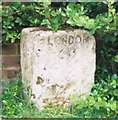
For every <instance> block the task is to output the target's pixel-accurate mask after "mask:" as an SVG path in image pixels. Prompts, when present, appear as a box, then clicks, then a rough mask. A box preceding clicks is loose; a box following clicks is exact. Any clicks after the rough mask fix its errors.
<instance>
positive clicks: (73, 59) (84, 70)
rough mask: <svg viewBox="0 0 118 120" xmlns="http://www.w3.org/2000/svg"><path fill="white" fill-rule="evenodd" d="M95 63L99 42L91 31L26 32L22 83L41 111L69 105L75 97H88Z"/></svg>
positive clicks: (37, 29)
mask: <svg viewBox="0 0 118 120" xmlns="http://www.w3.org/2000/svg"><path fill="white" fill-rule="evenodd" d="M95 61H96V54H95V39H94V37H93V36H92V35H90V33H89V32H88V31H85V30H80V29H79V30H77V29H76V30H68V31H64V30H59V31H58V32H52V31H43V30H40V29H39V28H25V29H23V30H22V35H21V66H22V77H23V78H22V81H23V85H24V88H25V92H26V93H27V94H28V95H29V97H30V99H31V101H33V102H35V103H36V105H37V106H38V107H39V108H42V107H43V106H45V105H47V104H48V103H50V102H52V103H53V105H56V104H60V105H61V104H68V102H70V101H69V95H72V94H77V96H79V95H83V94H88V93H89V92H90V90H91V88H92V86H93V83H94V73H95V66H96V65H95Z"/></svg>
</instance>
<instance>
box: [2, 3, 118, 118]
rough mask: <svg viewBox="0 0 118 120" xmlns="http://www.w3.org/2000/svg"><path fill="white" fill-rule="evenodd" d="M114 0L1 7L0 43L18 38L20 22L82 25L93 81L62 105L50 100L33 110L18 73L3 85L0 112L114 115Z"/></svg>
mask: <svg viewBox="0 0 118 120" xmlns="http://www.w3.org/2000/svg"><path fill="white" fill-rule="evenodd" d="M117 10H118V2H108V3H107V2H97V3H96V2H76V3H74V2H71V3H51V2H45V3H41V2H40V3H38V2H33V3H20V2H19V3H18V2H13V3H10V7H3V10H2V27H3V32H2V34H3V40H2V41H1V42H2V43H3V44H5V43H7V42H15V41H17V40H20V33H21V30H22V29H23V28H26V27H33V26H39V27H40V26H45V27H46V29H47V28H48V29H51V30H53V31H57V30H59V29H63V28H70V29H71V28H76V29H78V28H81V29H87V30H89V31H90V32H91V34H93V35H94V36H95V38H96V43H97V48H96V53H97V68H96V74H95V85H94V87H93V89H92V92H91V95H90V96H88V97H87V98H80V99H79V100H78V99H77V98H76V97H75V96H71V99H72V100H73V104H72V105H71V106H69V107H68V108H64V107H62V106H61V107H59V106H56V108H51V107H50V106H49V107H47V108H45V109H44V110H43V111H38V110H37V109H36V108H35V106H34V105H33V104H32V103H30V102H29V100H28V99H27V98H25V97H24V94H23V91H22V83H21V79H20V80H17V81H16V82H14V83H12V85H11V84H8V85H7V87H6V89H5V90H4V91H3V95H2V103H3V118H13V117H15V118H31V117H32V118H39V117H42V118H44V117H62V118H69V117H71V118H101V117H102V118H117V117H118V106H117V105H118V104H117V101H118V88H117V83H118V76H117V73H118V69H117V68H118V51H117V48H118V11H117Z"/></svg>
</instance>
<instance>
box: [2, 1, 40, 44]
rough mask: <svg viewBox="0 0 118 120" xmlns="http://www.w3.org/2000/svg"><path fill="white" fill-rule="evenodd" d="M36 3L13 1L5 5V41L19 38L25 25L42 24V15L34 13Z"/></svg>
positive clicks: (3, 19) (13, 40)
mask: <svg viewBox="0 0 118 120" xmlns="http://www.w3.org/2000/svg"><path fill="white" fill-rule="evenodd" d="M36 4H38V3H20V2H12V3H11V4H10V6H9V7H5V6H3V8H2V9H3V10H2V25H3V26H2V27H3V31H2V34H3V43H5V42H8V41H11V42H12V43H13V42H15V41H16V40H19V39H20V33H21V30H22V29H23V28H25V27H31V26H38V25H40V22H41V19H42V18H41V15H39V14H38V13H34V11H35V8H34V6H35V5H36ZM34 14H35V15H34Z"/></svg>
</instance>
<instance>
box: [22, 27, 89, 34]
mask: <svg viewBox="0 0 118 120" xmlns="http://www.w3.org/2000/svg"><path fill="white" fill-rule="evenodd" d="M74 30H81V31H84V32H89V31H88V30H84V29H80V28H79V29H77V28H76V29H75V28H62V29H60V30H58V31H57V32H59V31H65V32H69V31H74ZM38 31H45V32H46V31H47V32H52V33H54V31H52V30H50V29H49V28H46V27H28V28H24V29H23V30H22V33H26V34H28V33H32V32H38Z"/></svg>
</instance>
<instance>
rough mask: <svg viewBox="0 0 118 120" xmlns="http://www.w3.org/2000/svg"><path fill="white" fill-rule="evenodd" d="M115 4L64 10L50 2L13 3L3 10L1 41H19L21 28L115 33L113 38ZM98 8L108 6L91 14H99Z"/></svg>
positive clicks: (71, 6)
mask: <svg viewBox="0 0 118 120" xmlns="http://www.w3.org/2000/svg"><path fill="white" fill-rule="evenodd" d="M114 4H115V3H114V2H108V3H105V2H104V3H87V2H86V3H85V2H84V3H83V2H82V3H75V2H70V3H68V4H67V5H65V6H64V5H62V6H61V7H59V8H55V7H52V6H51V2H40V3H38V2H33V3H20V2H13V3H11V5H10V7H9V8H7V7H6V8H5V7H3V11H2V17H3V40H4V42H5V41H9V40H11V42H14V41H15V40H17V39H20V32H21V30H22V29H23V28H24V27H30V26H40V25H45V26H46V27H48V28H50V29H52V30H53V31H57V30H58V29H61V28H62V27H64V26H68V27H69V26H72V27H81V28H84V29H88V30H90V31H91V33H93V34H94V33H95V32H107V33H110V32H112V31H114V35H115V36H116V35H117V28H118V22H117V21H118V13H117V11H116V9H115V8H114ZM97 6H98V7H97ZM101 6H103V7H104V6H105V7H106V6H107V7H108V9H107V11H104V13H97V12H95V10H93V8H94V9H95V8H96V9H98V10H99V9H101V8H103V7H101ZM92 12H94V13H92ZM18 26H19V27H18Z"/></svg>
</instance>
